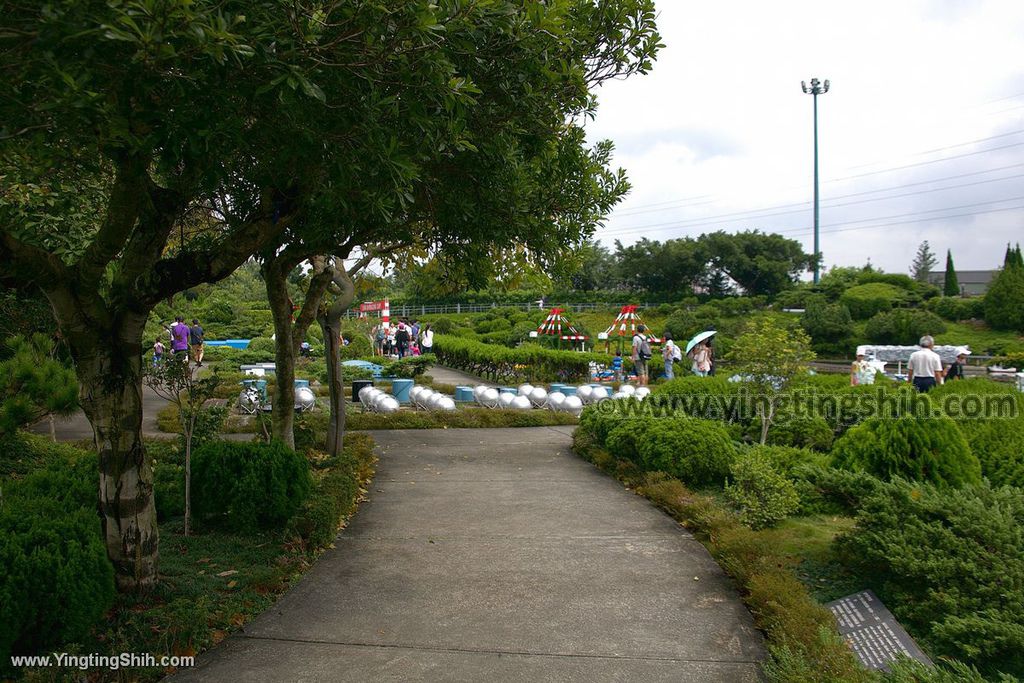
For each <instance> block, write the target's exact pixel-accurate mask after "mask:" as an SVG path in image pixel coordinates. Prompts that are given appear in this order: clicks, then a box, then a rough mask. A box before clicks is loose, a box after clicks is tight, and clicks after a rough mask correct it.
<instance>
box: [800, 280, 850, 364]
mask: <svg viewBox="0 0 1024 683" xmlns="http://www.w3.org/2000/svg"><path fill="white" fill-rule="evenodd" d="M800 325H801V326H802V327H803V328H804V331H805V332H807V334H808V335H810V337H811V340H812V342H813V346H814V350H815V351H818V352H823V353H840V354H841V353H844V352H848V351H849V348H848V347H849V341H850V338H851V337H853V334H854V329H853V318H852V317H851V316H850V310H849V309H848V308H847V307H846V306H844V305H842V304H830V303H828V302H827V300H826V299H825V297H824V296H823V295H820V294H819V295H815V296H813V297H810V298H809V299H808V301H807V307H806V309H805V310H804V313H803V315H801V316H800Z"/></svg>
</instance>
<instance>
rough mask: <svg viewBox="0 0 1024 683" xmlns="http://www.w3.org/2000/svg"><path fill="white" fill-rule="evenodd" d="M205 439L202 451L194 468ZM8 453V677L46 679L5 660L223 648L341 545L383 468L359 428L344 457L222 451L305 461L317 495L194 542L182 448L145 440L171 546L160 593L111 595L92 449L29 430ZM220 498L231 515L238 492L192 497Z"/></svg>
mask: <svg viewBox="0 0 1024 683" xmlns="http://www.w3.org/2000/svg"><path fill="white" fill-rule="evenodd" d="M212 443H218V442H212ZM209 445H210V444H209V443H208V444H207V446H204V447H202V448H200V449H199V452H197V454H196V456H197V466H198V465H199V463H200V462H201V460H202V458H201V454H202V452H203V448H207V447H209ZM3 446H4V448H3V449H2V450H0V465H2V468H0V477H2V478H0V490H2V491H3V503H2V505H0V561H2V562H3V566H4V567H5V571H4V572H3V573H0V617H2V619H0V656H2V659H0V667H4V668H0V676H6V675H15V674H18V675H20V674H27V675H28V678H29V680H48V678H47V677H48V676H49V675H50V674H52V673H54V672H47V671H44V670H39V671H29V672H25V671H20V672H16V671H13V670H9V669H8V668H7V667H8V666H9V662H10V659H9V656H8V655H9V653H11V652H14V653H16V654H24V653H37V652H43V653H47V652H51V651H54V650H56V651H67V652H98V653H119V652H145V653H152V654H154V655H157V656H160V655H164V654H167V655H172V654H173V655H190V654H195V653H197V652H200V651H202V650H204V649H206V648H208V647H210V646H212V645H214V644H216V643H217V642H219V641H220V640H222V639H223V638H224V637H226V636H227V634H228V633H230V632H231V631H233V630H236V629H238V628H239V627H241V626H242V625H244V624H245V623H246V622H247V621H248V620H249V619H251V618H252V617H253V616H255V615H256V614H258V613H259V612H261V611H262V610H264V609H266V608H267V607H268V606H269V605H270V604H272V603H273V601H274V600H275V599H276V598H277V596H278V595H279V594H280V593H281V592H283V591H284V590H285V589H287V588H288V587H289V586H290V585H291V584H292V582H293V581H294V580H295V579H296V577H297V576H298V575H299V574H301V573H302V572H303V571H304V570H305V569H307V568H308V567H309V566H310V564H311V562H312V560H313V559H314V558H315V557H316V556H317V554H318V553H319V552H320V551H321V550H322V549H323V548H325V547H327V546H328V545H329V544H330V543H331V542H332V541H333V539H334V536H335V535H336V533H337V531H338V529H339V528H340V526H341V525H343V524H344V522H345V520H346V519H347V518H348V517H349V516H350V515H351V514H352V512H353V511H354V509H355V505H356V502H357V501H358V499H359V498H360V496H361V495H362V492H363V491H364V490H365V487H366V486H367V484H368V482H369V480H370V478H371V477H372V475H373V470H374V465H375V462H376V458H375V456H374V454H373V441H372V439H370V438H369V437H368V436H366V435H363V434H350V435H349V437H348V438H347V439H346V444H345V448H344V450H343V453H342V455H341V456H339V457H338V458H333V459H332V458H328V457H326V456H325V455H324V454H323V453H322V452H320V451H318V450H316V449H312V450H309V451H308V452H306V453H305V454H304V455H303V456H299V455H297V454H295V453H290V454H289V453H284V452H283V451H282V450H281V448H280V447H279V446H274V447H270V448H269V449H266V448H264V447H260V446H255V445H248V444H228V445H226V446H223V445H220V446H217V448H218V449H220V450H223V449H224V448H229V449H235V450H237V449H242V450H245V451H246V452H247V453H249V455H250V456H251V459H252V460H253V461H255V462H260V463H264V464H266V462H267V461H268V460H281V461H282V462H286V463H292V466H293V467H295V466H296V465H297V463H298V460H296V458H301V462H302V463H304V465H305V470H306V471H307V472H308V473H309V474H308V476H309V478H310V480H311V481H310V484H309V487H310V488H309V491H308V495H306V496H304V497H302V500H301V501H300V502H299V504H298V505H292V504H291V502H287V503H286V504H285V506H286V507H287V510H288V511H290V514H288V515H287V516H285V514H284V512H285V510H284V509H283V508H281V506H272V507H271V508H268V509H271V510H278V511H280V512H281V513H282V514H279V515H277V516H276V517H275V519H274V520H273V524H271V525H270V526H269V527H265V528H260V527H259V525H258V524H257V525H254V526H247V525H246V528H244V529H241V530H237V531H236V530H230V529H227V528H225V525H224V524H222V523H220V522H219V521H218V520H209V519H208V518H205V517H204V518H203V520H202V521H205V522H207V523H205V524H203V523H200V524H199V528H198V533H194V534H192V535H190V536H185V535H183V534H182V531H183V520H182V514H183V509H184V508H183V506H184V498H183V496H184V494H183V489H184V479H183V476H182V465H183V462H184V452H183V449H182V447H181V445H180V444H178V443H176V442H175V441H149V442H147V452H148V453H149V455H150V457H151V458H152V460H151V465H152V467H153V468H154V471H155V476H154V481H155V485H156V499H157V505H158V509H159V510H160V512H161V514H160V533H161V535H162V537H163V538H164V540H165V543H166V548H168V549H169V552H165V556H164V561H163V563H162V565H161V566H162V570H161V575H160V581H159V582H158V583H157V584H156V585H155V586H154V589H153V591H151V592H150V593H148V594H145V595H127V594H116V593H115V591H114V579H113V568H112V566H111V564H110V561H109V560H108V559H107V557H106V552H105V550H104V545H103V543H102V539H101V538H100V534H99V527H98V525H97V524H96V513H95V500H96V492H95V476H96V461H95V458H96V456H95V453H91V452H89V451H86V450H82V449H79V448H76V447H73V446H68V445H63V444H52V443H50V442H48V441H47V440H44V439H42V438H40V437H36V436H30V435H25V434H21V433H19V434H17V435H14V436H13V437H8V438H7V439H5V441H4V442H3ZM236 464H237V463H236ZM261 467H262V465H261ZM264 469H265V468H264ZM282 473H283V471H282ZM292 474H294V472H293V473H292ZM292 474H289V475H288V476H289V477H292ZM194 477H195V478H196V482H197V483H199V482H202V481H205V480H206V479H207V476H206V473H204V472H202V468H201V467H197V469H196V471H195V472H194ZM269 478H270V479H273V477H269ZM238 479H239V480H244V481H247V482H248V484H247V486H248V488H247V489H246V493H247V494H248V495H250V496H254V497H256V498H257V499H259V500H265V499H267V498H268V496H270V497H274V496H275V495H278V494H275V493H274V491H275V490H280V491H282V492H283V493H284V494H287V492H288V489H287V487H285V489H283V490H282V489H281V488H280V487H278V486H277V485H275V484H274V482H273V481H269V482H268V481H267V479H268V477H262V476H257V477H256V478H252V477H249V476H247V475H244V474H243V475H242V476H240V477H239V478H238ZM260 481H262V482H263V483H264V484H267V485H268V488H267V489H266V490H264V489H263V487H262V486H261V485H260ZM224 490H230V487H227V488H226V489H224ZM294 490H295V489H294V487H293V488H292V491H294ZM238 493H239V494H240V493H241V492H238ZM218 496H220V497H221V498H223V500H217V501H215V502H216V504H217V505H218V506H220V505H224V506H226V507H228V508H230V509H231V510H235V509H236V506H237V502H238V498H239V497H238V496H222V495H221V491H220V489H218V490H215V491H213V492H212V493H211V492H208V491H204V490H202V489H201V487H197V490H196V500H197V503H198V502H200V501H204V500H207V499H209V498H211V497H213V498H216V497H218ZM288 500H289V501H292V500H294V498H289V499H288ZM243 502H244V501H243ZM228 516H229V517H230V515H228ZM250 519H252V520H253V521H254V522H255V521H259V518H250ZM211 521H212V522H213V523H210V522H211ZM57 673H58V675H60V674H62V673H67V672H66V671H65V672H57ZM165 673H167V672H165V671H163V670H160V669H139V670H133V672H132V680H138V681H149V680H157V679H158V678H161V677H162V676H163V675H164V674H165ZM88 675H89V676H91V678H90V680H115V679H117V678H116V676H117V674H113V675H110V672H105V671H91V672H88ZM117 680H121V679H117Z"/></svg>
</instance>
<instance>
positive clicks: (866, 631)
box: [826, 590, 934, 671]
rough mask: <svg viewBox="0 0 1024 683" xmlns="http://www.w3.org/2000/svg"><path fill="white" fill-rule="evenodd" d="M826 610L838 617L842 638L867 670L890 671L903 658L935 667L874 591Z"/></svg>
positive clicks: (868, 591) (834, 603) (844, 599)
mask: <svg viewBox="0 0 1024 683" xmlns="http://www.w3.org/2000/svg"><path fill="white" fill-rule="evenodd" d="M826 607H828V608H829V609H830V610H831V611H832V614H833V615H835V618H836V622H837V623H838V625H839V633H840V635H842V636H843V638H845V639H846V642H847V644H849V646H850V649H852V650H853V653H854V654H855V655H857V659H859V660H860V663H861V664H862V665H864V666H865V667H866V668H868V669H883V670H885V671H888V670H889V664H890V663H891V662H894V661H895V660H896V658H897V657H899V656H900V655H903V656H905V657H909V658H911V659H916V660H917V661H919V662H924V663H925V664H927V665H929V666H934V664H932V660H930V659H928V655H926V654H925V653H924V652H923V651H922V650H921V648H920V647H918V646H917V643H915V642H914V640H913V639H912V638H911V637H910V635H909V634H908V633H907V632H906V631H905V630H904V629H903V627H902V626H900V625H899V623H898V622H897V621H896V618H895V617H894V616H893V615H892V612H890V611H889V610H888V609H887V608H886V607H885V605H883V604H882V601H881V600H879V599H878V596H877V595H875V594H874V592H873V591H870V590H866V591H861V592H860V593H854V594H853V595H847V596H846V597H845V598H840V599H838V600H835V601H833V602H830V603H828V604H827V605H826Z"/></svg>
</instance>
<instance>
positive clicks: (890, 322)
mask: <svg viewBox="0 0 1024 683" xmlns="http://www.w3.org/2000/svg"><path fill="white" fill-rule="evenodd" d="M945 331H946V324H945V323H944V322H942V318H940V317H939V316H937V315H935V314H934V313H931V312H929V311H922V310H919V309H912V308H898V309H896V310H894V311H886V312H884V313H879V314H877V315H875V316H873V317H872V318H871V319H870V320H868V323H867V325H866V326H865V327H864V334H865V336H867V338H868V339H869V340H870V341H872V342H874V343H875V344H893V345H905V346H911V345H914V344H917V342H918V341H919V340H920V339H921V337H923V336H924V335H926V334H930V335H936V334H942V333H943V332H945Z"/></svg>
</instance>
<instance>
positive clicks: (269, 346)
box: [244, 337, 276, 360]
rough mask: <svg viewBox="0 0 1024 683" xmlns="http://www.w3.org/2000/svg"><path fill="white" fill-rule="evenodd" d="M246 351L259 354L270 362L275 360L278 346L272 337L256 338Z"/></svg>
mask: <svg viewBox="0 0 1024 683" xmlns="http://www.w3.org/2000/svg"><path fill="white" fill-rule="evenodd" d="M244 350H245V351H248V352H249V353H251V354H258V355H260V356H265V357H267V358H268V359H269V360H274V353H275V351H276V346H275V342H274V340H273V339H271V338H270V337H255V338H254V339H252V340H251V341H250V342H249V345H248V346H247V347H245V349H244Z"/></svg>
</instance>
